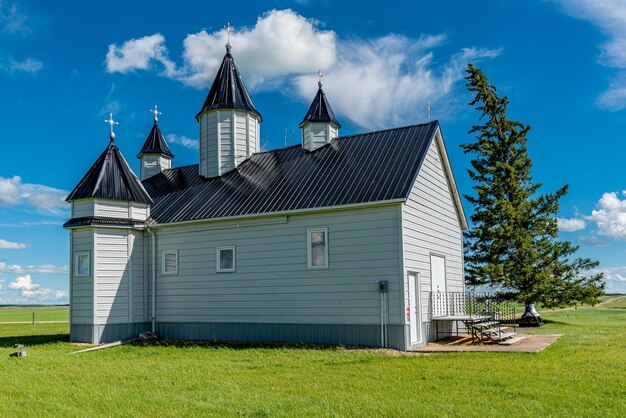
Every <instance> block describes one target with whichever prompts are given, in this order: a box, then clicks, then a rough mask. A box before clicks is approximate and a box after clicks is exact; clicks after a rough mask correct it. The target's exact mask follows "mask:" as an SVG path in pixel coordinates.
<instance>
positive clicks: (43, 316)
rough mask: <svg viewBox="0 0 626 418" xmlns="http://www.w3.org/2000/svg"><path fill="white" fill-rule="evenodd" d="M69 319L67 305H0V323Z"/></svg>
mask: <svg viewBox="0 0 626 418" xmlns="http://www.w3.org/2000/svg"><path fill="white" fill-rule="evenodd" d="M33 312H34V313H35V321H42V322H47V321H66V322H67V321H69V320H70V314H69V307H67V306H0V323H2V322H29V323H31V322H32V321H33Z"/></svg>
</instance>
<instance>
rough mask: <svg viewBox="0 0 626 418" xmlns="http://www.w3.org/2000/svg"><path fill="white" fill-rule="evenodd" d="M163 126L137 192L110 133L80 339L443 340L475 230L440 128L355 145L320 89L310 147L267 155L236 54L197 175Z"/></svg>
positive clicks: (96, 192) (78, 198)
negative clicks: (440, 331)
mask: <svg viewBox="0 0 626 418" xmlns="http://www.w3.org/2000/svg"><path fill="white" fill-rule="evenodd" d="M156 116H157V113H156V109H155V121H154V126H153V127H152V130H151V131H150V134H149V135H148V138H147V139H146V142H145V144H144V146H143V147H142V149H141V151H140V152H139V155H138V158H139V159H140V161H141V170H140V177H139V178H137V176H136V175H135V174H134V173H133V171H132V169H131V168H130V166H129V165H128V163H127V162H126V160H125V159H124V157H123V156H122V153H121V152H120V150H119V148H118V147H117V146H116V144H115V135H114V134H113V131H112V130H111V138H110V143H109V144H108V146H107V147H106V149H105V150H104V152H103V153H102V154H101V155H100V157H99V158H98V159H97V160H96V162H95V163H94V164H93V166H92V167H91V168H90V169H89V171H88V172H87V173H86V174H85V176H84V177H83V178H82V180H80V182H79V183H78V185H77V186H76V188H75V189H74V190H73V191H72V192H71V194H70V195H69V196H68V198H67V201H68V202H70V203H71V206H72V209H71V219H70V220H69V221H68V222H67V223H65V225H64V227H65V228H66V229H67V230H69V235H70V251H71V267H70V339H71V340H72V341H77V342H78V341H80V342H90V343H104V342H110V341H115V340H120V339H127V338H132V337H136V336H137V335H138V334H139V333H140V332H143V331H151V330H152V331H154V332H156V333H158V334H159V335H161V336H162V337H165V338H173V339H201V340H221V341H281V342H283V341H284V342H303V343H328V344H345V345H365V346H387V347H393V348H397V349H400V350H410V349H411V348H412V347H415V346H418V345H422V344H425V343H426V342H427V341H429V340H432V339H433V338H434V337H435V333H434V331H433V329H432V327H430V315H429V300H430V292H431V291H434V290H439V291H442V292H445V291H447V292H463V291H464V279H463V243H462V231H463V230H464V229H466V228H467V221H466V218H465V215H464V213H463V208H462V205H461V200H460V197H459V193H458V191H457V187H456V184H455V181H454V177H453V174H452V170H451V167H450V163H449V161H448V156H447V153H446V148H445V144H444V140H443V137H442V134H441V129H440V126H439V123H438V122H436V121H434V122H429V123H425V124H418V125H413V126H406V127H401V128H395V129H388V130H382V131H376V132H368V133H363V134H358V135H350V136H339V129H340V128H341V125H340V123H339V122H338V121H337V119H336V118H335V115H334V113H333V111H332V109H331V106H330V104H329V102H328V99H327V98H326V96H325V94H324V91H323V89H322V83H321V82H320V83H319V89H318V91H317V94H316V96H315V98H314V99H313V102H312V104H311V106H310V108H309V109H308V111H307V112H306V114H305V116H304V118H303V120H302V122H301V123H300V127H301V129H302V143H301V144H299V145H297V146H290V147H286V148H282V149H276V150H272V151H265V152H261V148H260V145H259V139H260V126H261V122H262V118H261V114H260V113H259V112H258V111H257V109H256V108H255V107H254V105H253V103H252V100H251V98H250V95H249V94H248V91H247V90H246V87H245V85H244V83H243V80H242V78H241V75H240V74H239V71H238V69H237V67H236V66H235V62H234V60H233V57H232V55H231V53H230V45H227V52H226V55H225V56H224V59H223V61H222V64H221V66H220V68H219V70H218V72H217V75H216V77H215V81H214V82H213V85H212V87H211V89H210V91H209V93H208V96H207V98H206V100H205V102H204V104H203V106H202V108H201V109H200V112H199V113H198V114H197V116H196V119H197V121H198V124H199V140H200V146H199V160H198V164H194V165H189V166H183V167H175V166H173V165H172V161H173V158H174V155H173V154H172V152H171V151H170V149H169V147H168V145H167V143H166V141H165V139H164V137H163V134H162V133H161V130H160V127H159V125H158V118H157V117H156ZM111 124H113V121H112V119H111Z"/></svg>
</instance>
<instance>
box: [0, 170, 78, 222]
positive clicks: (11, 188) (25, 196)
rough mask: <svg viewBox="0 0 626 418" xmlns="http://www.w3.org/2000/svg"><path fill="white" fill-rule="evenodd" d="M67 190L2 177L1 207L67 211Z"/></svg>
mask: <svg viewBox="0 0 626 418" xmlns="http://www.w3.org/2000/svg"><path fill="white" fill-rule="evenodd" d="M67 194H68V192H67V191H66V190H61V189H56V188H54V187H49V186H44V185H43V184H31V183H24V182H22V179H21V177H19V176H13V177H9V178H4V177H0V206H2V205H5V206H16V205H27V206H30V207H33V208H36V209H40V210H43V211H46V212H51V213H62V210H67V208H68V204H67V202H65V196H67Z"/></svg>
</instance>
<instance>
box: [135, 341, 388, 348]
mask: <svg viewBox="0 0 626 418" xmlns="http://www.w3.org/2000/svg"><path fill="white" fill-rule="evenodd" d="M131 345H136V346H146V347H154V346H157V347H190V348H195V347H206V348H220V349H228V350H254V349H268V350H284V349H302V350H327V351H339V350H363V349H376V347H365V346H356V345H351V346H345V345H336V344H310V343H292V342H265V341H214V340H167V339H158V340H153V341H133V342H131Z"/></svg>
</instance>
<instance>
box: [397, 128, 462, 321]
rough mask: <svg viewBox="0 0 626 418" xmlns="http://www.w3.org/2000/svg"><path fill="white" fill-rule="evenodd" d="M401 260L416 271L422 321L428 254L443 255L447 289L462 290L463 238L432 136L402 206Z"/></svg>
mask: <svg viewBox="0 0 626 418" xmlns="http://www.w3.org/2000/svg"><path fill="white" fill-rule="evenodd" d="M402 216H403V222H402V223H403V229H404V257H405V260H404V264H405V268H406V270H407V271H414V272H418V273H419V274H420V278H421V290H422V294H421V307H422V318H423V321H427V320H428V309H429V295H430V290H431V280H430V254H431V253H435V254H437V255H443V256H445V259H446V279H447V283H446V284H447V290H448V291H449V292H462V291H463V290H464V284H463V241H462V231H461V227H460V223H459V217H458V214H457V211H456V208H455V205H454V201H453V197H452V194H451V191H450V184H449V182H448V179H447V176H446V173H445V169H444V166H443V162H442V159H441V150H440V149H439V146H438V144H437V141H436V140H433V142H432V144H431V145H430V148H429V150H428V153H427V155H426V158H425V160H424V162H423V164H422V167H421V169H420V172H419V175H418V177H417V179H416V181H415V184H414V185H413V189H412V191H411V193H410V195H409V198H408V200H407V202H406V204H405V205H404V208H403V215H402Z"/></svg>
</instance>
